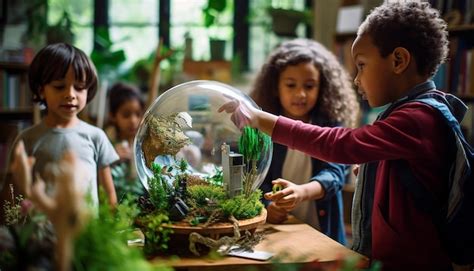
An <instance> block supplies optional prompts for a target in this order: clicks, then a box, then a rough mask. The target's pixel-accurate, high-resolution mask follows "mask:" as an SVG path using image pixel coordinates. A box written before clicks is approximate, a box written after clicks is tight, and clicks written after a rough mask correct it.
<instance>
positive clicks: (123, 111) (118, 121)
mask: <svg viewBox="0 0 474 271" xmlns="http://www.w3.org/2000/svg"><path fill="white" fill-rule="evenodd" d="M142 116H143V108H142V107H141V105H140V102H139V101H138V100H136V99H133V100H129V101H127V102H125V103H123V104H122V105H121V106H120V107H119V108H118V110H117V112H116V113H115V115H114V116H112V121H113V122H114V123H115V125H116V126H117V128H118V132H119V136H120V138H121V139H127V140H129V139H133V138H134V137H135V134H136V133H137V131H138V125H139V124H140V121H141V119H142Z"/></svg>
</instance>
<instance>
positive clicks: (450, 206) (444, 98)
mask: <svg viewBox="0 0 474 271" xmlns="http://www.w3.org/2000/svg"><path fill="white" fill-rule="evenodd" d="M410 102H421V103H424V104H427V105H429V106H431V107H433V108H435V109H436V110H437V111H438V112H439V113H440V114H441V115H442V117H443V119H444V120H445V122H446V124H447V125H448V127H449V128H450V129H451V130H452V132H453V135H454V139H455V144H456V157H455V161H454V164H453V166H452V168H451V171H450V173H449V174H450V177H449V181H450V182H449V183H448V185H449V195H448V203H447V210H446V212H445V215H446V217H447V219H448V221H449V220H450V218H452V217H453V216H454V214H455V213H456V211H457V209H458V207H459V204H460V202H461V201H462V199H463V197H464V192H463V189H462V187H464V183H465V182H466V180H467V178H469V176H471V174H472V173H471V169H472V165H471V164H470V161H469V159H468V157H472V156H473V150H472V148H471V146H470V145H469V144H468V143H467V141H466V139H465V138H464V135H463V133H462V131H461V125H460V121H462V119H463V117H464V115H465V113H466V111H467V106H466V105H465V104H464V103H463V102H462V101H461V100H459V99H458V98H457V97H455V96H454V95H451V94H445V93H442V92H440V91H437V90H432V91H428V92H425V93H422V94H421V95H419V96H417V97H416V98H415V99H413V100H411V101H410ZM407 166H408V165H405V166H402V167H400V168H407V169H409V167H407ZM400 170H401V169H400ZM402 171H404V170H402ZM410 171H411V170H410ZM403 174H404V175H406V176H409V175H408V173H407V172H405V173H403ZM410 175H412V176H413V173H411V174H410ZM413 178H414V177H411V178H405V177H404V178H402V182H405V181H404V180H403V179H408V180H409V179H412V180H413ZM410 183H415V182H410ZM416 183H419V182H416ZM403 185H404V186H405V187H406V188H408V189H409V190H410V191H412V192H413V194H417V196H416V197H422V196H421V195H420V194H419V193H423V194H424V195H429V194H426V193H425V192H426V191H423V190H422V189H421V188H415V187H413V185H410V184H403ZM420 185H421V184H420ZM421 186H422V185H421ZM424 200H426V199H424ZM430 201H431V202H433V203H432V204H430V205H431V207H429V208H428V209H434V210H439V208H440V207H441V205H439V204H438V203H436V200H434V199H433V200H430ZM419 205H425V203H419ZM420 208H421V209H426V206H425V207H422V206H420ZM429 213H432V212H431V211H429Z"/></svg>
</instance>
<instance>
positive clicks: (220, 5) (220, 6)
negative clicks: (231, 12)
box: [207, 0, 227, 12]
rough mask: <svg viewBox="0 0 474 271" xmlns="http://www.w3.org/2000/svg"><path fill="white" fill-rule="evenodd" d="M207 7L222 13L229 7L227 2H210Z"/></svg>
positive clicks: (211, 0) (210, 0)
mask: <svg viewBox="0 0 474 271" xmlns="http://www.w3.org/2000/svg"><path fill="white" fill-rule="evenodd" d="M207 6H208V8H210V9H213V10H216V11H218V12H222V11H224V10H225V8H226V6H227V0H209V2H208V4H207Z"/></svg>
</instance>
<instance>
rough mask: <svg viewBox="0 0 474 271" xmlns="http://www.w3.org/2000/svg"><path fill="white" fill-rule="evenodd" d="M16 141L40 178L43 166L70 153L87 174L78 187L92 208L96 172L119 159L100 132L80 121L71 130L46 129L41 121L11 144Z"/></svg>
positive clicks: (96, 184) (95, 203)
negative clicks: (23, 149) (32, 163)
mask: <svg viewBox="0 0 474 271" xmlns="http://www.w3.org/2000/svg"><path fill="white" fill-rule="evenodd" d="M20 139H22V140H23V142H24V143H25V149H26V152H27V154H28V156H33V157H35V159H36V162H35V166H34V171H35V172H38V173H40V175H41V176H43V179H45V178H44V175H43V174H44V171H45V168H46V166H47V164H48V163H50V162H55V161H58V160H59V159H60V158H61V156H62V155H63V153H64V151H65V150H68V149H69V150H72V151H73V152H74V154H75V155H76V157H77V158H78V160H79V161H80V162H81V166H83V167H85V168H84V171H85V172H86V173H87V175H86V178H85V180H84V182H83V183H81V184H79V186H80V187H81V189H83V191H84V192H86V193H90V196H91V198H92V202H93V205H94V206H97V205H98V202H99V201H98V188H97V187H98V178H97V172H98V169H100V168H103V167H106V166H109V165H110V164H112V163H113V162H115V161H117V160H118V159H119V156H118V155H117V153H116V152H115V149H114V147H113V146H112V144H111V143H110V141H109V139H108V138H107V136H106V135H105V133H104V131H102V130H101V129H99V128H97V127H95V126H92V125H90V124H88V123H86V122H84V121H79V123H78V124H77V125H76V126H74V127H72V128H50V127H48V126H46V125H45V123H44V121H42V122H40V123H39V124H37V125H34V126H32V127H30V128H28V129H26V130H24V131H22V132H21V133H20V135H19V136H18V137H17V139H16V140H15V145H16V143H17V142H18V141H19V140H20ZM15 145H13V146H15ZM45 181H47V180H45Z"/></svg>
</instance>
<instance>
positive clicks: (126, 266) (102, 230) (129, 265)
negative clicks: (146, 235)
mask: <svg viewBox="0 0 474 271" xmlns="http://www.w3.org/2000/svg"><path fill="white" fill-rule="evenodd" d="M116 212H117V213H116V215H114V214H113V213H112V212H111V210H110V209H109V208H108V206H107V205H101V206H99V217H98V218H94V219H92V220H91V221H90V222H89V223H88V224H87V225H86V227H85V228H84V230H83V231H82V232H81V233H80V235H79V236H78V238H77V239H76V241H75V248H74V251H75V255H74V260H73V266H74V270H77V271H81V270H124V271H125V270H171V269H170V268H166V267H155V266H152V265H150V263H149V262H148V261H146V260H145V258H144V257H143V255H142V253H141V251H140V250H138V249H133V248H130V247H128V246H127V240H129V239H130V238H132V237H133V232H132V230H130V217H129V215H132V214H136V213H137V207H136V205H135V204H133V203H132V202H128V201H126V202H125V203H124V204H122V205H119V206H118V208H117V211H116Z"/></svg>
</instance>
